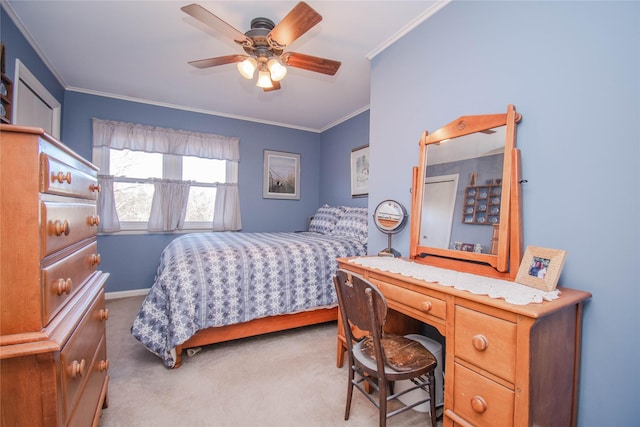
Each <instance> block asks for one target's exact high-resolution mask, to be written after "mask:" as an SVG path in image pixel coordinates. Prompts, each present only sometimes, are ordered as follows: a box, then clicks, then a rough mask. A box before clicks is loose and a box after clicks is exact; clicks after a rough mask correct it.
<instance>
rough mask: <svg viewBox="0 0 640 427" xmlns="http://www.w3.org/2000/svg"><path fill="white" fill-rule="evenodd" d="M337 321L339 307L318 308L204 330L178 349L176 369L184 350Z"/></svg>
mask: <svg viewBox="0 0 640 427" xmlns="http://www.w3.org/2000/svg"><path fill="white" fill-rule="evenodd" d="M335 320H338V307H337V306H336V307H331V308H318V309H316V310H310V311H302V312H299V313H293V314H281V315H277V316H269V317H264V318H262V319H254V320H250V321H248V322H244V323H237V324H235V325H227V326H219V327H213V328H207V329H202V330H200V331H198V332H196V334H195V335H194V336H192V337H191V338H189V339H188V340H187V341H186V342H185V343H184V344H182V345H180V346H178V347H176V364H175V365H174V369H175V368H179V367H180V365H181V364H182V350H184V349H187V348H192V347H200V346H203V345H208V344H215V343H219V342H224V341H231V340H235V339H239V338H247V337H252V336H255V335H262V334H267V333H270V332H277V331H284V330H287V329H294V328H299V327H301V326H309V325H316V324H318V323H325V322H331V321H335Z"/></svg>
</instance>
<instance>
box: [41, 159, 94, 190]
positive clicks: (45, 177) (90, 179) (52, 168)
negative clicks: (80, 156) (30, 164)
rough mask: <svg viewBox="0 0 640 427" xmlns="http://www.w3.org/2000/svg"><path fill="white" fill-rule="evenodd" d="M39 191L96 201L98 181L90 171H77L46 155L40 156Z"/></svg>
mask: <svg viewBox="0 0 640 427" xmlns="http://www.w3.org/2000/svg"><path fill="white" fill-rule="evenodd" d="M40 179H41V183H40V185H41V191H42V192H43V193H49V194H59V195H62V196H73V197H80V198H82V199H91V200H96V199H97V197H98V191H99V187H98V179H97V177H96V173H95V171H93V170H91V169H87V170H84V171H82V170H79V169H77V168H74V167H72V166H69V165H67V164H66V163H64V162H62V161H60V160H58V159H56V158H54V157H51V156H49V155H47V154H41V155H40Z"/></svg>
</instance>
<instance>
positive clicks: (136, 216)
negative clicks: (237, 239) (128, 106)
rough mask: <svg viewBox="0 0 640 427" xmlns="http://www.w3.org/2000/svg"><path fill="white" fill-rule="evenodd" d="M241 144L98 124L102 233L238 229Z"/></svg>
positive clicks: (96, 158) (96, 159)
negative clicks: (170, 137)
mask: <svg viewBox="0 0 640 427" xmlns="http://www.w3.org/2000/svg"><path fill="white" fill-rule="evenodd" d="M120 128H123V129H120ZM168 132H169V133H171V135H172V136H175V135H174V134H173V132H175V133H176V134H177V135H178V138H177V139H176V138H174V139H173V140H170V142H169V143H167V138H166V137H167V133H168ZM203 135H204V139H203V138H202V136H203ZM185 136H186V137H187V139H184V137H185ZM212 137H213V138H212ZM149 141H151V143H149ZM105 142H106V146H105ZM237 142H238V140H237V138H236V139H229V138H226V137H218V136H216V135H206V134H194V133H190V132H184V131H173V130H170V129H159V128H149V127H145V126H141V125H133V124H128V123H120V122H107V121H103V120H99V119H94V153H93V160H94V163H96V165H98V166H99V167H100V169H101V170H102V171H108V172H107V173H106V174H105V175H103V176H101V177H100V180H101V185H102V187H103V191H102V192H101V194H100V200H99V203H98V205H99V209H100V217H101V227H102V231H107V232H112V231H120V230H149V231H172V230H183V229H195V230H207V229H208V230H238V229H240V227H241V226H240V216H239V215H240V213H239V199H238V193H237V169H238V168H237V166H238V161H237V160H236V161H234V160H233V159H234V158H237V157H238V153H237V152H238V150H237ZM234 143H235V144H234ZM181 145H182V147H181ZM216 145H217V147H216ZM230 147H231V149H230ZM142 149H144V150H142ZM156 150H157V151H156ZM202 155H205V156H209V157H202ZM212 157H213V158H212ZM215 157H222V158H215Z"/></svg>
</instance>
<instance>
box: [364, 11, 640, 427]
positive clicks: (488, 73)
mask: <svg viewBox="0 0 640 427" xmlns="http://www.w3.org/2000/svg"><path fill="white" fill-rule="evenodd" d="M639 63H640V2H637V1H633V2H631V1H629V2H613V1H607V2H605V1H602V2H573V1H571V2H520V1H518V2H504V1H495V2H489V1H487V2H485V1H460V2H459V1H454V2H453V3H451V4H449V5H448V6H446V7H445V8H443V9H442V10H441V11H439V12H438V13H437V14H436V15H434V16H433V17H431V18H430V19H429V20H427V21H426V22H425V23H423V24H422V25H421V26H420V27H419V28H417V29H415V30H414V31H412V32H411V33H410V34H408V35H407V36H405V37H404V38H403V39H401V40H400V41H398V42H397V43H395V44H394V45H393V46H391V47H390V48H388V49H386V50H385V51H384V52H382V53H381V54H380V55H378V56H377V57H376V58H374V60H373V63H372V78H371V80H372V87H371V97H372V99H371V110H370V112H371V176H370V196H369V208H370V209H371V208H372V206H374V204H375V203H376V201H378V200H381V199H382V198H386V197H389V196H393V197H396V198H398V199H399V200H401V201H402V202H403V203H406V204H407V206H408V205H410V195H409V193H408V188H409V186H410V183H411V180H410V178H411V177H410V169H411V167H412V166H414V165H416V164H417V162H418V146H417V142H418V139H419V137H420V134H421V132H422V131H423V130H429V131H434V130H436V129H437V128H439V127H440V126H442V125H444V124H446V123H448V122H450V121H452V120H453V119H455V118H457V117H459V116H461V115H469V114H485V113H500V112H504V111H506V106H507V104H509V103H512V104H515V106H516V108H517V109H518V111H520V112H521V113H522V114H523V120H522V123H521V124H520V125H519V127H518V146H519V147H520V148H521V149H522V158H523V175H524V178H526V179H527V180H528V181H529V182H528V183H527V184H526V185H524V187H523V192H524V195H523V198H524V233H525V236H524V237H525V245H537V246H542V247H548V248H558V249H565V250H566V251H567V261H566V264H565V268H564V270H563V273H562V276H561V279H560V284H561V285H562V286H566V287H574V288H579V289H583V290H586V291H589V292H591V293H592V294H593V298H592V299H591V300H590V301H589V302H587V303H586V305H585V311H584V331H583V343H582V349H583V351H582V376H581V381H580V402H579V405H580V406H579V425H580V426H605V425H606V426H621V427H623V426H624V427H628V426H633V425H638V422H639V421H638V420H640V405H639V404H638V403H639V402H640V369H639V365H638V360H637V359H638V354H640V333H638V325H640V318H639V315H638V312H639V311H640V310H638V307H637V306H638V302H639V301H640V273H639V268H640V267H639V265H640V248H639V245H640V226H639V224H638V218H639V215H638V212H640V210H639V209H640V202H639V200H640V190H639V188H640V187H639V184H640V172H639V171H640V168H639V166H640V165H639V163H640V151H639V146H640V130H639V129H640V126H639V122H640V105H639V104H640V84H639V81H640V64H639ZM390 82H393V83H392V84H391V83H390ZM370 233H373V231H372V230H371V226H370ZM376 240H377V243H376ZM395 242H396V243H394V246H395V247H397V248H399V249H401V250H402V251H403V252H407V251H408V242H409V234H408V232H407V231H406V230H405V232H403V233H401V234H400V235H398V238H397V239H396V240H395ZM383 245H384V238H383V237H382V236H380V237H379V238H376V235H375V234H370V237H369V250H370V251H371V250H372V249H373V248H375V247H378V246H383Z"/></svg>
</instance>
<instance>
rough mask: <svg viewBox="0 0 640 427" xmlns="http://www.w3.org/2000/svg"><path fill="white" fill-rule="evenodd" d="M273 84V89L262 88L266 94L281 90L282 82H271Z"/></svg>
mask: <svg viewBox="0 0 640 427" xmlns="http://www.w3.org/2000/svg"><path fill="white" fill-rule="evenodd" d="M271 84H272V85H273V86H272V87H264V88H262V90H263V91H265V92H271V91H272V90H278V89H280V88H281V86H280V82H275V81H273V80H271Z"/></svg>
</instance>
